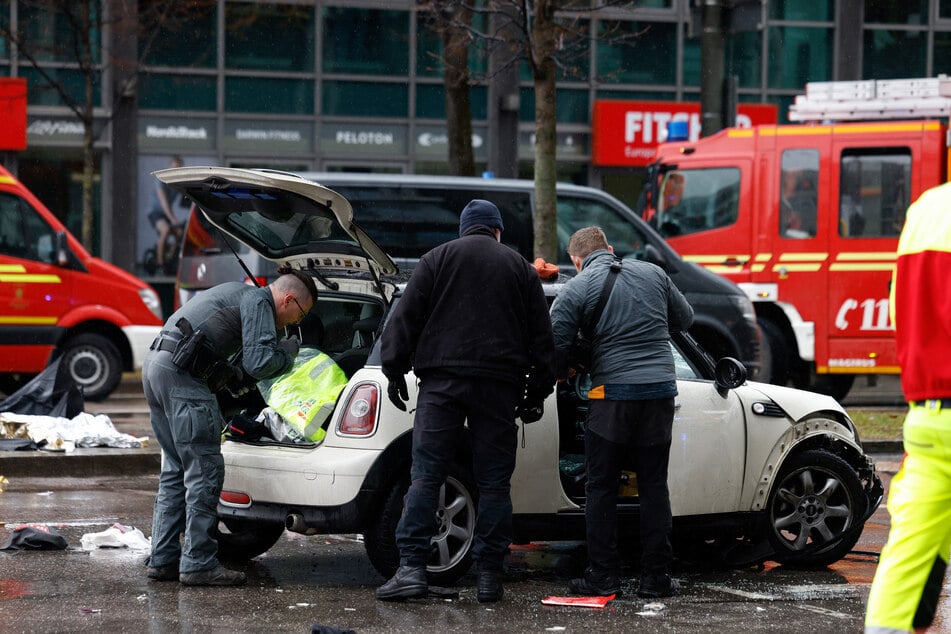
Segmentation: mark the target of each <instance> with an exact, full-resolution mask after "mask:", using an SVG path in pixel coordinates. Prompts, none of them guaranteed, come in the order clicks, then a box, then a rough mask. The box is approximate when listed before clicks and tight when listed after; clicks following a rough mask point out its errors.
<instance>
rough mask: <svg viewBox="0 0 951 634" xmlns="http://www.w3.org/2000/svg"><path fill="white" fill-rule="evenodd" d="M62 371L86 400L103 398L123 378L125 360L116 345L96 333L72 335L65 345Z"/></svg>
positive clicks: (61, 365)
mask: <svg viewBox="0 0 951 634" xmlns="http://www.w3.org/2000/svg"><path fill="white" fill-rule="evenodd" d="M60 371H61V372H66V373H67V374H68V375H69V377H70V378H71V379H72V380H73V381H75V383H76V385H77V386H79V387H80V388H81V389H82V391H83V398H84V399H86V400H87V401H101V400H102V399H104V398H106V397H107V396H109V395H110V394H111V393H112V392H113V390H115V389H116V386H117V385H119V381H120V380H122V361H121V357H120V356H119V351H118V350H117V349H116V346H115V344H113V343H112V342H111V341H109V340H108V339H106V338H105V337H103V336H102V335H97V334H94V333H89V332H87V333H82V334H79V335H76V336H75V337H70V338H69V339H67V340H66V343H65V344H63V360H62V361H61V362H60Z"/></svg>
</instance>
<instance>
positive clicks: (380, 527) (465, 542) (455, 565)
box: [363, 469, 476, 586]
mask: <svg viewBox="0 0 951 634" xmlns="http://www.w3.org/2000/svg"><path fill="white" fill-rule="evenodd" d="M408 488H409V481H408V479H403V480H401V481H400V482H398V483H397V484H396V485H395V486H394V487H393V488H392V489H391V490H390V492H389V494H388V495H387V497H386V500H385V501H384V503H383V509H382V510H381V512H380V514H379V516H378V518H377V520H376V521H375V522H374V523H373V525H372V526H371V527H370V528H369V529H368V530H367V532H366V533H364V535H363V542H364V546H365V547H366V551H367V557H369V559H370V563H371V564H373V567H374V568H376V569H377V572H379V573H380V574H381V575H383V576H384V577H385V578H387V579H389V578H390V577H392V576H393V573H395V572H396V569H397V568H398V567H399V565H400V552H399V548H397V546H396V525H397V524H398V523H399V521H400V516H401V515H402V514H403V496H405V495H406V490H407V489H408ZM475 490H476V489H475V485H474V484H472V481H471V479H470V478H468V477H467V476H465V475H463V474H462V473H461V472H459V471H458V470H454V469H453V470H450V473H449V477H448V478H446V484H445V485H444V486H443V487H442V488H440V489H439V500H438V506H437V508H436V518H435V519H436V534H435V535H434V536H433V539H432V551H431V554H430V559H429V564H428V565H427V566H426V576H427V577H428V579H429V583H430V584H431V585H436V586H451V585H453V584H454V583H455V582H456V581H458V580H459V578H460V577H462V576H463V575H464V574H466V571H468V570H469V567H470V566H471V565H472V543H473V540H474V539H475V515H476V494H475Z"/></svg>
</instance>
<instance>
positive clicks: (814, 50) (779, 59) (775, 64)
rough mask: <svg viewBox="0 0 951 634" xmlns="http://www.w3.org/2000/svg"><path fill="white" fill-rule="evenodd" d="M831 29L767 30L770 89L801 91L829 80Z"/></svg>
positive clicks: (786, 28) (783, 27) (784, 27)
mask: <svg viewBox="0 0 951 634" xmlns="http://www.w3.org/2000/svg"><path fill="white" fill-rule="evenodd" d="M832 50H833V42H832V29H827V28H805V27H792V26H790V27H786V26H778V27H771V28H770V29H769V61H768V62H767V63H768V65H769V68H768V70H767V74H768V77H769V87H770V88H794V89H797V90H802V89H803V88H804V87H805V85H806V83H807V82H810V81H829V80H831V79H832Z"/></svg>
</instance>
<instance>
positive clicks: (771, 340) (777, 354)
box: [756, 318, 789, 385]
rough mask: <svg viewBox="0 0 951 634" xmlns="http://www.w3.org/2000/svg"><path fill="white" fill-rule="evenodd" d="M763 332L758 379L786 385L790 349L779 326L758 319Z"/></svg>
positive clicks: (763, 381)
mask: <svg viewBox="0 0 951 634" xmlns="http://www.w3.org/2000/svg"><path fill="white" fill-rule="evenodd" d="M756 321H757V323H758V324H759V329H760V331H761V332H762V333H763V338H762V345H761V346H760V370H759V372H758V373H757V374H756V380H757V381H759V382H761V383H773V384H775V385H786V383H787V381H789V351H788V350H787V347H786V340H785V339H784V338H783V333H782V331H781V330H780V329H779V326H777V325H776V324H774V323H773V322H771V321H767V320H766V319H762V318H760V319H757V320H756Z"/></svg>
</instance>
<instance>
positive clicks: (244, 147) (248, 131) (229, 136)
mask: <svg viewBox="0 0 951 634" xmlns="http://www.w3.org/2000/svg"><path fill="white" fill-rule="evenodd" d="M223 141H224V148H225V150H226V151H228V152H232V153H233V152H250V153H253V154H261V155H269V154H277V155H282V156H286V155H301V154H304V155H307V154H312V153H313V148H314V126H313V125H312V124H310V123H302V122H297V121H281V122H277V121H274V122H269V121H263V122H262V121H226V122H225V135H224V139H223Z"/></svg>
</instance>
